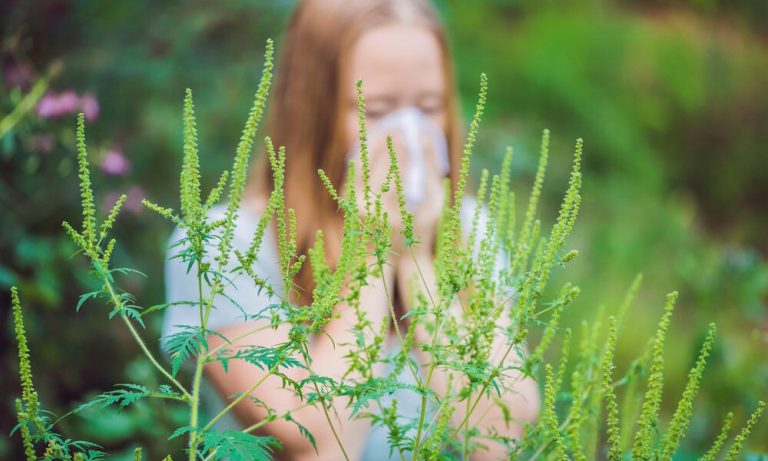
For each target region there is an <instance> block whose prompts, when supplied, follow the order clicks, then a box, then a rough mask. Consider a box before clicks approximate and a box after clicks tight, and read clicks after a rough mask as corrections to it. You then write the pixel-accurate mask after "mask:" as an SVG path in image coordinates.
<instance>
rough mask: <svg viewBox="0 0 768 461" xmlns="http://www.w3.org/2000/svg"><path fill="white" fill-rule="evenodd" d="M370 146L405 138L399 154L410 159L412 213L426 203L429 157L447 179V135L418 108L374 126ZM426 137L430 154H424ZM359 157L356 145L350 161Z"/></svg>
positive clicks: (407, 180)
mask: <svg viewBox="0 0 768 461" xmlns="http://www.w3.org/2000/svg"><path fill="white" fill-rule="evenodd" d="M368 131H369V133H368V141H369V145H373V144H374V143H375V142H377V141H379V140H380V139H382V138H384V137H386V136H393V137H394V136H396V135H397V133H400V134H401V135H402V139H403V141H404V142H405V152H398V154H401V155H406V156H408V158H409V163H408V168H407V171H403V172H402V174H403V189H404V190H403V192H404V195H405V204H406V207H407V208H408V210H409V211H413V210H415V209H416V207H418V205H419V204H420V203H421V202H422V201H423V200H424V197H425V194H426V189H425V185H424V183H425V181H424V176H425V174H426V173H427V171H426V168H427V161H426V155H430V154H431V155H434V156H435V159H434V160H435V165H437V168H438V173H439V174H440V175H441V176H446V175H447V174H448V172H449V164H448V142H447V141H446V139H445V133H443V130H441V129H440V127H438V126H437V125H435V124H434V123H433V122H432V120H430V118H429V117H428V116H427V115H426V114H424V112H422V111H421V110H419V109H418V108H415V107H404V108H402V109H398V110H396V111H394V112H392V113H390V114H387V115H386V116H385V117H383V118H381V119H380V120H378V121H377V122H376V123H374V124H372V125H371V127H370V129H369V130H368ZM424 136H427V137H428V138H427V139H429V141H431V142H429V143H428V144H429V145H431V146H433V147H434V148H433V149H429V152H424V149H423V148H422V146H423V142H422V140H423V137H424ZM359 156H360V143H359V142H358V143H356V144H355V146H354V147H353V148H352V150H351V151H350V153H349V155H348V158H356V157H359Z"/></svg>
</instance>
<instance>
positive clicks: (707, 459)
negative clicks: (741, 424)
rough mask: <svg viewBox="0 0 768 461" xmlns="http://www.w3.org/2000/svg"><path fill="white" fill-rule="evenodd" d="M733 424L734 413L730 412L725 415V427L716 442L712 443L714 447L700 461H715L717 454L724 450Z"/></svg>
mask: <svg viewBox="0 0 768 461" xmlns="http://www.w3.org/2000/svg"><path fill="white" fill-rule="evenodd" d="M731 424H733V413H732V412H728V414H727V415H725V420H724V421H723V427H722V428H721V429H720V432H719V433H718V434H717V437H716V438H715V441H714V442H712V447H711V448H710V449H709V450H707V452H706V453H704V456H702V457H701V458H700V459H699V461H713V460H714V459H715V457H716V456H717V454H718V453H720V450H722V448H723V445H725V441H726V440H728V432H729V431H730V430H731Z"/></svg>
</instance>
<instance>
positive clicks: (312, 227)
mask: <svg viewBox="0 0 768 461" xmlns="http://www.w3.org/2000/svg"><path fill="white" fill-rule="evenodd" d="M403 22H405V23H410V24H417V25H419V26H421V27H425V28H427V29H428V30H430V31H431V32H432V33H434V35H435V37H436V38H437V40H438V42H439V44H440V48H441V51H442V62H443V67H444V69H443V70H444V74H445V81H446V93H447V94H446V95H445V104H446V105H445V108H446V113H447V120H448V122H447V126H446V137H447V139H448V152H449V163H450V166H451V182H452V183H453V184H455V183H456V179H457V176H458V165H459V161H460V133H459V131H460V130H459V107H458V97H457V96H456V90H455V81H454V75H453V63H452V60H451V55H450V51H449V47H448V40H447V37H446V34H445V31H444V28H443V26H442V24H441V22H440V20H439V17H438V15H437V12H436V11H435V10H434V8H433V6H432V5H431V4H430V3H429V0H304V1H301V2H300V3H299V5H298V7H297V8H296V10H295V12H294V14H293V17H292V18H291V21H290V23H289V25H288V29H287V31H286V34H285V37H284V40H283V43H282V46H281V52H280V56H279V59H278V62H277V64H278V68H277V72H276V81H275V85H274V89H273V91H272V96H271V98H272V99H271V101H270V106H269V112H268V115H267V123H266V127H267V133H268V134H269V135H270V136H271V137H272V140H273V142H274V144H275V145H276V146H285V148H286V180H285V189H286V206H287V207H288V208H293V209H294V210H295V211H296V218H297V246H298V252H299V254H304V253H306V251H307V250H308V249H309V248H311V246H312V245H313V244H314V237H315V233H316V230H317V229H318V228H320V229H322V230H323V232H324V235H325V239H326V242H327V245H326V248H327V250H328V259H329V263H330V264H332V265H333V264H335V262H336V260H337V258H338V254H335V253H333V251H334V250H336V251H338V247H339V243H340V240H341V234H342V221H341V216H340V214H339V213H338V206H337V204H335V203H334V201H333V200H332V199H331V198H330V196H329V195H328V193H327V192H326V191H325V188H324V187H323V185H322V183H321V181H320V180H319V178H318V176H317V170H318V169H319V168H320V169H322V170H323V171H325V172H326V173H327V174H328V177H329V178H330V179H331V181H332V182H333V184H334V186H336V187H337V188H339V189H340V188H341V187H342V185H343V184H344V180H345V175H346V169H347V159H346V153H347V151H348V149H349V146H347V145H345V143H346V142H347V139H348V137H347V133H345V131H344V130H345V127H344V123H342V121H343V118H342V117H343V115H344V110H345V108H346V98H345V92H344V91H342V88H340V87H341V81H342V77H343V76H344V72H345V69H346V65H347V62H346V61H347V59H348V56H349V54H350V53H349V52H350V50H351V48H352V46H353V45H354V44H355V41H356V40H357V39H358V38H359V37H360V36H361V35H362V33H363V32H364V31H366V30H368V29H370V28H371V27H374V26H379V25H384V24H391V23H403ZM264 157H265V156H262V157H261V158H260V160H259V161H258V164H257V165H256V168H255V169H254V172H253V175H252V178H251V181H250V184H249V193H251V194H258V195H261V196H263V197H266V196H267V195H268V194H269V191H271V188H272V187H273V183H272V178H271V172H270V168H269V162H268V161H266V159H265V158H264ZM307 266H308V264H305V265H304V268H303V269H302V270H301V272H300V273H299V274H298V276H297V284H298V285H299V288H300V291H299V292H298V294H297V296H296V297H297V298H298V299H296V301H298V302H301V303H307V302H309V301H310V300H311V293H312V289H313V288H314V281H313V279H312V275H311V270H310V269H309V267H307Z"/></svg>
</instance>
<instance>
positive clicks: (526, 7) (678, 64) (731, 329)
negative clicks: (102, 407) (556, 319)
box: [0, 0, 768, 458]
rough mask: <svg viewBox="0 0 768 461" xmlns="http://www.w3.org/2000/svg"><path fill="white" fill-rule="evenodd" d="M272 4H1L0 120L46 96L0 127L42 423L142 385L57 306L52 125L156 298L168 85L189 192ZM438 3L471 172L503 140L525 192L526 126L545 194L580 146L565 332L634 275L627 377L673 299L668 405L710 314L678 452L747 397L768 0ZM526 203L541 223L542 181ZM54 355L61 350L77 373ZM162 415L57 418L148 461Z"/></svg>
mask: <svg viewBox="0 0 768 461" xmlns="http://www.w3.org/2000/svg"><path fill="white" fill-rule="evenodd" d="M293 4H294V2H293V1H274V2H266V1H235V0H230V1H226V2H218V3H216V4H215V5H214V4H210V3H207V2H200V1H192V2H179V3H156V2H149V1H147V0H140V1H134V2H120V3H105V2H97V1H79V2H75V1H71V0H41V1H37V2H24V1H20V0H16V1H14V0H10V1H6V2H3V3H2V4H0V18H2V19H0V23H1V24H2V31H3V36H2V49H1V51H0V53H1V54H0V65H2V82H1V83H0V119H3V120H6V119H7V117H6V116H4V115H2V114H9V115H12V114H13V111H14V110H15V108H17V107H18V106H19V103H20V102H21V101H22V100H23V99H24V98H25V95H29V94H30V93H31V89H32V88H34V86H35V85H36V84H37V83H39V82H41V81H44V82H47V84H48V89H47V91H46V92H45V93H41V94H40V95H39V98H37V99H36V102H35V104H34V105H33V106H32V107H31V108H30V109H29V110H28V111H26V112H25V113H24V114H23V117H21V118H20V119H19V120H17V121H16V122H14V123H13V126H12V127H11V128H9V129H8V131H7V132H4V133H0V136H1V138H0V203H1V205H0V223H2V224H0V292H1V293H2V294H0V312H2V315H3V318H7V316H9V315H10V313H9V310H8V306H9V303H8V302H7V300H8V296H7V289H8V287H9V286H10V285H11V284H18V285H19V286H20V288H21V290H22V292H24V293H25V298H26V304H27V306H28V312H27V315H28V317H27V318H28V322H27V325H28V328H29V335H30V341H31V342H32V345H33V347H32V350H33V358H32V360H33V363H35V366H36V370H35V371H36V373H35V374H36V377H37V382H38V385H39V387H40V389H41V392H42V394H43V395H42V397H43V399H44V400H45V401H46V402H47V404H48V406H49V407H50V408H52V409H55V410H61V411H65V409H67V408H70V407H71V406H72V404H73V403H76V402H78V401H81V400H82V399H83V396H84V395H85V394H87V393H89V392H95V391H98V390H103V389H105V388H107V387H110V386H111V385H112V384H113V383H115V382H125V381H127V378H126V377H127V376H135V375H136V374H146V375H147V376H149V377H151V373H152V372H151V369H149V368H148V367H147V364H146V363H145V362H143V361H142V360H138V361H137V360H136V359H135V358H136V357H137V355H138V354H136V351H135V350H134V346H133V345H132V343H130V341H129V338H127V337H125V336H124V333H123V332H122V331H120V329H119V328H117V329H114V330H113V329H112V328H111V327H105V325H108V324H106V323H102V322H94V321H93V320H86V318H85V317H84V316H78V315H77V314H76V313H75V312H74V306H75V304H76V302H77V297H78V295H79V294H80V293H81V292H83V291H86V290H87V289H88V287H87V284H88V283H89V282H88V281H87V280H89V278H88V277H87V274H86V271H87V270H88V267H86V266H85V265H84V264H83V262H82V261H81V260H79V259H78V258H75V259H72V258H71V256H72V255H73V253H74V251H75V249H74V247H73V245H72V244H71V243H69V242H68V240H67V238H65V237H64V235H63V233H62V231H61V228H60V223H61V221H62V220H64V219H69V220H72V219H74V218H75V217H76V216H77V213H78V206H79V199H78V196H77V193H78V191H77V182H76V180H75V178H74V176H75V174H74V171H73V169H74V168H73V167H74V152H73V146H74V139H73V132H74V116H73V114H74V112H75V111H79V110H87V111H90V116H91V117H92V121H91V122H90V123H89V139H90V143H89V144H90V145H91V146H92V148H91V154H92V155H93V156H94V157H95V158H92V159H91V160H92V162H93V163H94V164H97V165H100V166H101V173H100V174H98V175H96V178H95V180H96V184H95V187H96V190H97V191H99V195H100V196H101V197H104V200H105V201H106V202H109V201H110V200H111V199H112V200H113V199H114V198H116V195H117V194H118V193H123V192H124V193H127V194H128V195H129V203H128V204H127V205H128V206H127V211H128V212H127V213H125V214H124V215H123V216H121V218H120V219H121V223H120V225H119V226H117V229H118V232H120V233H121V234H122V235H119V236H118V238H119V239H120V240H121V241H122V242H124V244H125V245H124V246H123V247H121V248H118V249H117V252H116V254H115V258H116V260H117V261H116V264H117V265H119V266H130V267H136V268H138V269H141V270H142V271H144V272H146V273H147V274H148V278H146V279H141V278H138V277H136V278H132V279H131V282H132V283H133V284H135V286H134V287H132V291H133V292H134V293H136V294H138V295H139V296H140V297H141V298H142V299H143V300H146V302H148V303H150V304H151V303H154V302H156V301H159V300H161V299H162V297H163V291H162V289H163V285H162V273H161V267H162V266H161V262H162V255H163V247H164V245H165V241H166V238H167V235H168V233H169V229H168V228H167V226H166V225H164V224H162V223H161V221H160V220H158V219H155V218H154V217H152V216H151V215H150V214H148V213H146V212H145V211H143V210H142V209H141V207H140V206H138V202H139V201H140V199H141V198H142V197H143V196H149V197H151V198H152V199H154V200H155V201H157V202H160V203H170V200H171V197H172V194H173V191H174V189H175V187H176V182H177V177H178V174H177V173H178V172H177V171H176V165H177V164H178V159H179V157H180V152H181V148H180V147H181V114H180V111H179V109H178V108H179V107H180V103H181V100H182V97H183V90H184V88H186V87H191V88H192V89H193V90H195V94H196V95H197V98H196V102H197V106H198V110H197V113H198V114H199V115H198V117H199V122H200V124H201V126H205V127H206V129H205V130H203V136H204V137H203V138H202V139H201V151H202V153H203V155H204V156H205V158H206V162H205V163H204V165H203V167H204V168H205V169H206V170H205V171H204V177H203V180H204V182H208V186H210V185H211V184H210V183H211V182H213V181H214V180H215V179H216V177H215V175H216V174H217V172H218V171H220V170H221V169H222V168H224V167H225V166H228V163H229V159H230V156H231V152H232V151H233V150H234V147H235V146H234V144H233V141H232V140H235V139H237V136H238V130H239V128H240V127H239V123H240V121H241V120H242V118H243V117H244V115H245V113H246V112H247V108H248V104H249V101H250V97H251V95H252V93H253V91H255V88H256V84H257V81H258V72H259V69H260V62H259V59H260V58H259V56H260V53H261V50H262V46H263V43H264V40H265V39H266V38H267V37H270V36H271V37H275V38H277V39H278V49H279V43H280V41H279V38H280V31H281V30H282V29H283V27H284V24H285V20H286V18H287V15H288V14H289V12H290V10H291V8H292V7H293ZM437 4H438V7H439V8H440V10H441V11H442V13H443V16H444V17H445V20H446V24H447V26H448V29H449V32H450V34H451V37H452V42H453V48H454V53H455V56H456V67H457V71H458V75H459V87H460V90H461V94H462V96H464V97H465V98H466V101H467V103H466V104H465V108H467V109H469V108H471V107H472V104H471V103H470V102H471V101H472V100H473V98H474V97H475V95H474V93H473V92H474V91H475V87H474V85H475V84H476V80H477V75H478V74H479V73H480V72H481V71H484V72H487V73H488V74H489V77H490V88H491V92H490V95H489V97H490V99H489V100H490V105H489V112H488V117H487V119H486V122H485V124H484V126H483V128H482V130H481V136H480V141H481V144H480V146H479V149H478V150H477V152H478V154H479V157H480V158H478V159H477V160H478V161H477V162H476V163H475V165H476V166H478V167H483V166H490V165H493V166H495V165H497V164H498V162H499V160H500V157H501V155H502V153H503V150H504V147H505V146H506V145H512V146H514V147H515V148H516V157H515V164H514V167H515V171H517V172H519V174H520V183H521V184H528V183H529V182H530V181H529V180H530V176H531V175H532V174H533V171H534V168H535V164H534V162H535V158H536V155H535V146H537V144H538V133H539V132H540V131H541V129H542V128H543V127H545V126H546V127H549V128H550V129H552V130H553V131H554V132H556V133H558V136H557V137H556V138H557V140H558V141H559V142H560V143H561V144H560V145H555V146H554V149H553V151H554V155H553V157H554V158H553V161H552V174H551V175H550V180H551V181H552V182H553V183H556V184H559V185H562V187H561V188H560V189H562V188H564V184H565V175H566V174H567V161H568V155H567V153H568V152H570V149H571V146H570V145H566V140H568V139H574V138H576V137H577V136H581V137H583V138H584V139H585V140H586V146H587V149H586V156H585V160H586V164H585V167H586V173H585V190H584V194H585V203H584V213H583V214H582V218H581V221H580V223H579V224H577V226H576V235H575V236H574V238H573V239H572V241H571V246H572V247H574V248H578V249H579V250H580V251H581V255H582V256H580V257H579V258H578V259H577V260H576V261H575V262H574V264H573V266H572V267H571V269H570V270H569V274H568V275H569V278H572V279H573V281H574V282H576V283H577V284H578V285H580V286H581V287H582V289H583V290H582V296H581V297H580V300H579V302H578V303H577V305H576V306H575V307H574V309H573V310H572V311H570V313H569V315H568V321H569V323H570V324H571V325H577V324H578V323H579V322H580V320H581V319H583V318H592V317H594V316H596V315H598V312H599V308H598V307H599V305H600V304H601V303H603V302H614V303H617V302H619V301H620V299H621V297H622V295H623V292H624V291H625V290H626V288H627V287H628V286H629V284H630V283H631V281H632V279H633V278H634V276H635V274H636V273H639V272H642V273H644V275H645V277H644V284H643V288H642V289H641V292H640V296H639V299H638V301H639V302H637V303H636V304H635V306H636V307H635V308H634V310H633V311H632V312H630V314H629V315H630V317H631V320H630V321H631V322H632V325H633V326H636V328H632V329H628V330H627V332H626V333H627V335H628V336H625V337H622V340H621V342H620V344H621V345H622V347H620V349H619V350H618V351H617V354H618V356H617V361H618V362H619V363H622V360H624V361H625V362H626V360H629V359H630V358H631V357H634V356H635V355H637V351H638V350H639V349H640V348H641V347H642V346H644V341H645V339H646V338H647V337H648V334H649V332H650V331H652V328H653V323H654V319H657V318H658V314H659V313H660V311H661V307H662V304H663V293H665V292H667V291H670V290H671V289H679V290H680V292H681V300H680V306H679V311H678V315H680V316H681V317H682V316H684V317H685V319H686V320H685V321H684V322H677V323H674V324H673V329H672V331H671V335H672V336H671V337H672V338H676V341H675V346H676V347H672V348H670V350H669V351H668V363H669V365H668V366H669V369H670V379H669V380H668V382H667V388H668V391H669V392H670V395H673V394H672V393H674V395H678V394H679V392H680V390H681V388H682V386H683V383H684V380H685V371H684V370H686V369H687V368H688V367H690V366H691V365H692V363H693V361H694V359H695V350H696V349H697V348H698V346H699V345H700V343H701V341H702V340H703V336H704V332H705V329H706V325H707V322H708V321H710V320H714V321H716V322H717V323H718V326H719V331H720V335H719V340H718V348H717V349H716V350H715V351H714V354H713V358H712V359H711V360H712V362H711V365H710V367H709V368H708V369H709V371H708V376H707V377H706V378H705V380H704V387H703V388H702V392H701V395H700V397H699V398H698V400H697V404H698V405H699V409H698V410H697V412H696V414H697V415H698V416H697V418H698V419H697V420H695V421H694V424H693V426H692V428H691V430H690V432H691V434H694V436H693V437H691V438H690V439H689V440H690V441H689V443H690V447H689V449H690V451H691V453H696V452H697V448H698V447H697V446H696V440H697V439H696V436H697V435H699V434H700V435H701V436H702V437H703V436H708V435H709V436H711V435H712V433H713V432H714V431H716V430H717V425H718V424H719V420H718V418H719V417H720V416H721V415H722V414H723V413H724V411H725V410H726V409H738V408H752V407H754V405H755V402H756V400H757V398H758V396H763V397H764V396H765V395H766V394H767V393H768V354H766V352H765V351H766V350H768V309H766V303H767V302H768V264H766V262H765V255H766V253H767V252H768V240H767V239H765V231H764V229H765V228H766V226H768V213H766V211H765V203H767V202H768V177H767V176H768V165H766V147H765V146H767V145H768V130H766V129H765V128H766V127H768V92H766V91H765V90H764V87H765V82H766V81H768V32H766V29H765V28H764V24H765V22H766V21H767V20H768V4H766V3H765V2H763V1H761V0H753V1H743V2H726V1H716V0H700V1H683V0H678V1H673V0H654V1H651V2H647V1H640V0H622V1H619V0H617V1H614V2H610V1H598V0H592V1H588V2H571V1H563V2H535V1H523V0H520V1H500V0H496V1H490V0H487V1H485V2H461V1H458V0H444V1H440V2H437ZM58 67H60V68H61V70H60V71H59V72H53V71H54V70H55V69H57V68H58ZM49 80H50V81H49ZM465 85H466V86H465ZM0 125H2V124H1V123H0ZM558 152H560V153H562V155H557V153H558ZM545 190H546V191H549V192H550V193H551V195H550V196H549V202H548V203H549V204H550V210H549V213H550V214H554V213H555V212H556V209H555V205H556V204H557V203H558V202H557V200H558V197H559V195H560V193H561V190H559V189H558V187H549V188H545ZM547 198H548V197H545V201H546V199H547ZM109 205H111V203H107V204H105V205H104V206H103V207H102V212H103V210H105V209H106V208H107V206H109ZM553 285H557V283H554V284H553ZM105 315H106V312H105ZM90 318H93V317H90ZM6 325H8V322H6ZM150 328H155V329H156V328H157V325H151V326H150ZM9 332H10V330H9V329H8V328H7V327H6V328H4V329H3V336H2V338H0V341H1V342H2V351H3V354H2V357H0V366H1V367H2V368H0V373H2V375H3V376H13V375H14V374H15V372H14V370H15V366H16V365H15V354H14V350H13V347H12V344H13V343H12V341H11V338H10V336H9ZM633 335H634V336H633ZM72 351H79V352H80V354H78V355H76V357H77V360H74V361H73V360H72V354H71V352H72ZM84 351H85V352H87V353H82V352H84ZM65 357H66V360H65ZM0 386H1V387H0V393H2V395H3V396H4V398H3V399H2V401H0V405H1V407H0V421H2V422H1V423H0V430H1V431H3V432H4V433H8V431H9V430H10V427H9V426H8V424H9V423H8V421H11V417H10V416H9V415H10V414H11V413H12V409H11V406H12V402H13V400H12V397H13V396H14V395H16V394H17V393H18V389H17V388H16V384H15V383H14V382H9V380H4V381H3V382H2V383H1V384H0ZM160 411H162V410H161V408H155V407H153V406H150V405H147V406H137V407H136V408H134V409H132V410H130V411H126V412H123V413H114V412H94V413H92V414H90V415H87V417H86V418H81V419H72V420H68V421H67V422H66V424H69V425H71V426H70V427H71V428H72V429H76V430H77V431H78V433H79V434H82V435H83V436H84V437H88V438H90V439H94V440H97V441H99V442H100V443H103V444H104V445H106V446H108V447H109V448H110V450H111V451H113V452H115V451H116V450H119V449H120V448H124V449H125V452H126V453H128V451H129V450H130V448H131V447H132V446H133V445H132V444H133V443H136V442H138V443H141V444H142V445H144V446H145V447H148V448H149V454H150V456H152V453H153V451H152V446H151V445H150V444H149V441H150V437H149V434H148V433H147V431H148V430H149V429H148V427H147V422H148V421H151V419H150V418H156V421H159V423H157V424H164V423H163V421H166V422H168V424H169V426H170V422H172V421H176V420H177V419H178V415H173V414H161V413H158V412H160ZM739 416H740V415H738V414H737V418H738V417H739ZM741 416H743V415H741ZM174 418H176V419H174ZM66 427H67V426H66V425H65V426H64V430H66ZM104 427H110V428H111V429H110V431H108V432H104V431H103V430H102V429H103V428H104ZM91 434H93V435H91ZM5 440H6V438H0V457H2V458H6V457H11V458H12V457H13V456H11V455H10V454H11V453H14V451H13V450H16V449H18V447H17V444H16V443H14V440H11V444H10V445H4V444H7V443H8V442H6V441H5ZM751 443H752V445H751V450H752V452H753V453H757V452H760V451H762V452H766V451H768V424H767V423H766V422H765V421H763V422H762V423H761V424H760V426H759V427H758V428H757V431H756V433H755V436H754V437H752V439H751Z"/></svg>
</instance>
